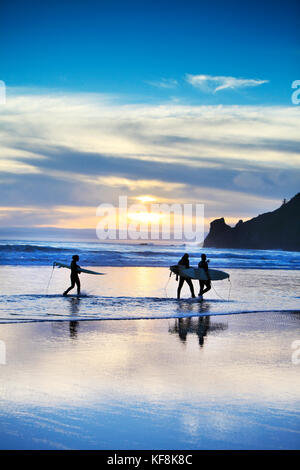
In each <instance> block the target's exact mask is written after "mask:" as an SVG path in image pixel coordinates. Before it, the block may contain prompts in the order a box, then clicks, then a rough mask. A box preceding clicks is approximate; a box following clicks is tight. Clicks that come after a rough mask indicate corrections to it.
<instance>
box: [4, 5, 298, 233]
mask: <svg viewBox="0 0 300 470" xmlns="http://www.w3.org/2000/svg"><path fill="white" fill-rule="evenodd" d="M299 5H300V4H299V2H296V1H285V2H283V1H272V2H271V1H270V2H269V1H268V2H258V1H216V2H204V1H188V0H187V1H172V2H171V1H163V0H162V1H151V2H150V1H141V0H140V1H122V2H120V1H113V0H112V1H101V0H99V1H76V0H75V1H57V2H56V1H52V2H48V1H31V0H28V1H14V0H10V1H4V2H2V3H1V6H0V41H1V46H2V47H1V49H0V79H1V80H3V81H4V82H5V85H6V91H7V99H6V104H5V105H1V107H0V119H1V124H2V125H1V128H0V182H1V186H0V200H1V206H0V225H1V226H2V227H16V228H17V227H18V228H20V227H26V228H29V229H30V228H31V227H35V228H38V227H43V230H44V229H45V227H52V228H53V227H61V228H63V227H66V228H91V229H92V228H93V227H94V226H95V223H96V221H95V208H96V207H97V206H98V204H100V203H101V202H111V203H116V201H117V197H118V195H120V194H121V195H124V194H125V195H128V197H129V198H131V199H132V200H134V198H138V197H139V196H141V195H145V194H146V195H147V194H148V195H149V194H150V195H151V196H154V197H156V198H157V200H159V201H164V202H170V203H172V202H182V203H184V202H193V203H198V202H202V203H203V204H204V205H205V215H206V228H207V227H208V223H209V221H210V220H211V219H213V218H215V217H220V216H225V217H226V220H228V222H229V223H231V224H234V223H235V222H236V221H237V220H239V219H240V218H249V217H253V216H255V215H257V214H258V213H261V212H265V211H268V210H272V209H275V208H276V207H278V205H279V204H280V201H281V200H282V199H283V198H284V197H286V198H290V197H292V196H293V195H294V194H295V193H296V192H298V191H299V181H300V158H299V154H300V137H299V124H300V116H299V109H300V107H299V106H295V105H293V104H292V103H291V92H292V89H291V84H292V82H293V81H294V80H297V79H300V68H299V59H300V39H299V31H300V24H299V23H300V6H299Z"/></svg>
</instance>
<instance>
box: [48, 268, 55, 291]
mask: <svg viewBox="0 0 300 470" xmlns="http://www.w3.org/2000/svg"><path fill="white" fill-rule="evenodd" d="M54 268H55V265H54V263H53V266H52V271H51V274H50V278H49V281H48V285H47V290H46V293H47V294H48V290H49V286H50V282H51V279H52V276H53V272H54Z"/></svg>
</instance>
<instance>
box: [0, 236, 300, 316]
mask: <svg viewBox="0 0 300 470" xmlns="http://www.w3.org/2000/svg"><path fill="white" fill-rule="evenodd" d="M203 251H205V253H206V254H207V256H208V258H209V259H210V264H209V265H210V267H211V268H216V269H222V270H226V271H227V272H228V273H229V274H230V279H229V282H228V280H224V281H217V282H213V283H212V289H211V291H210V292H208V293H207V294H206V295H205V298H204V301H203V302H200V301H199V299H197V298H196V299H191V298H190V292H189V289H188V288H187V285H186V284H185V285H184V288H183V290H182V299H181V301H180V302H178V301H177V300H176V295H177V292H176V290H177V282H176V280H175V276H174V275H172V276H171V277H170V271H169V269H168V267H169V266H170V265H172V264H176V263H177V262H178V260H179V259H180V257H181V256H182V254H183V253H185V252H188V253H189V254H190V264H191V266H193V265H194V266H197V263H198V261H199V259H200V254H201V253H202V252H203ZM0 252H1V260H0V263H1V268H0V282H1V293H2V295H1V297H0V322H2V323H3V322H5V323H6V322H24V321H58V320H70V319H75V320H98V319H101V320H111V319H114V320H121V319H142V318H143V319H154V318H157V319H160V318H172V317H174V318H178V317H186V316H202V315H226V314H232V313H236V314H238V313H249V312H262V311H285V312H287V311H290V312H293V311H297V310H298V309H299V291H298V288H299V287H298V286H299V284H300V271H299V268H300V253H298V252H287V251H272V250H263V251H256V250H233V249H213V248H209V249H205V250H202V249H201V248H200V247H199V246H195V245H185V246H174V245H154V244H147V245H145V244H142V245H138V244H136V245H133V244H132V245H126V244H104V243H102V244H100V243H99V244H96V243H65V242H41V241H40V242H36V241H32V242H29V241H8V240H2V241H1V242H0ZM75 253H76V254H78V255H79V257H80V261H79V265H81V266H82V267H86V268H90V269H94V270H96V271H98V272H103V273H105V275H104V276H92V275H88V274H81V276H80V278H81V285H82V296H81V297H80V298H77V297H76V296H74V295H73V296H72V295H70V296H68V297H67V298H63V297H62V295H61V294H62V292H63V291H64V290H65V289H66V288H67V287H68V285H69V282H70V281H69V276H70V271H69V270H67V269H64V268H54V269H53V262H54V261H60V262H62V263H70V261H71V258H72V255H73V254H75ZM193 282H194V286H195V292H196V293H197V292H198V286H199V284H198V281H193ZM72 293H73V294H76V290H74V291H71V293H70V294H72Z"/></svg>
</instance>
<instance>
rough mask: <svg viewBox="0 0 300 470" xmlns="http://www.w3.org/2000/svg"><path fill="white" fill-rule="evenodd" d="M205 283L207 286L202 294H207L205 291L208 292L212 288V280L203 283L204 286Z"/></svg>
mask: <svg viewBox="0 0 300 470" xmlns="http://www.w3.org/2000/svg"><path fill="white" fill-rule="evenodd" d="M204 285H205V286H206V289H203V291H202V294H205V292H208V291H209V290H210V289H211V283H210V281H206V282H204V283H203V287H204Z"/></svg>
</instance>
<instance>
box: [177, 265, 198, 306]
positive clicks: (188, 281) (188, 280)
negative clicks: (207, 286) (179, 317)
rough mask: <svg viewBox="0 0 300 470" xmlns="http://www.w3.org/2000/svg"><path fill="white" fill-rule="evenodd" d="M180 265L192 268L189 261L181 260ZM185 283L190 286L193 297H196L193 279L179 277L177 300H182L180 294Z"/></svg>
mask: <svg viewBox="0 0 300 470" xmlns="http://www.w3.org/2000/svg"><path fill="white" fill-rule="evenodd" d="M178 264H179V265H180V266H184V267H185V268H189V267H190V262H189V260H188V259H183V258H181V260H180V261H179V262H178ZM184 281H186V282H187V284H188V285H189V288H190V291H191V294H192V297H195V292H194V286H193V283H192V281H191V279H188V278H186V277H182V276H179V284H178V289H177V299H180V292H181V289H182V286H183V284H184Z"/></svg>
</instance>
